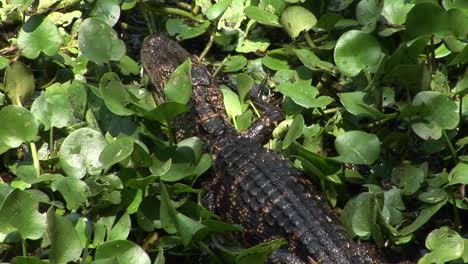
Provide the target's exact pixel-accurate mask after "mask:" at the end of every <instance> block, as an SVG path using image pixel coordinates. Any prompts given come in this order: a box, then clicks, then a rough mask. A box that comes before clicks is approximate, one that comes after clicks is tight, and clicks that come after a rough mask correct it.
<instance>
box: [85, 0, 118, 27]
mask: <svg viewBox="0 0 468 264" xmlns="http://www.w3.org/2000/svg"><path fill="white" fill-rule="evenodd" d="M89 15H90V16H91V17H96V18H100V19H101V20H103V21H104V22H106V23H107V24H108V25H109V26H111V27H113V26H114V25H115V23H117V21H118V20H119V17H120V6H119V1H118V0H97V1H96V2H95V3H94V7H93V9H91V13H90V14H89Z"/></svg>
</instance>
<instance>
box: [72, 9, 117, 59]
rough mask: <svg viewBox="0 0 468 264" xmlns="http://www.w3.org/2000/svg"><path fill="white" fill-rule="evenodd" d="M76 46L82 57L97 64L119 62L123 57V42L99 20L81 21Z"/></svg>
mask: <svg viewBox="0 0 468 264" xmlns="http://www.w3.org/2000/svg"><path fill="white" fill-rule="evenodd" d="M78 44H79V47H80V51H81V52H82V53H83V55H84V56H86V57H87V58H88V59H90V60H91V61H94V62H95V63H97V64H102V63H106V62H109V61H110V60H113V61H120V60H121V59H122V58H123V56H125V44H124V42H123V41H122V40H120V39H119V38H118V35H117V32H115V31H114V30H113V29H112V27H110V26H109V25H108V24H107V23H106V22H104V21H102V20H101V19H99V18H87V19H85V20H84V21H83V23H82V24H81V26H80V31H79V32H78Z"/></svg>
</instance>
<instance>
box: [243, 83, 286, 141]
mask: <svg viewBox="0 0 468 264" xmlns="http://www.w3.org/2000/svg"><path fill="white" fill-rule="evenodd" d="M263 86H264V84H263V83H262V84H260V85H255V86H254V87H253V88H252V90H251V92H250V98H251V99H252V101H253V102H254V104H255V106H256V107H257V108H258V109H259V110H260V111H262V113H263V116H262V117H261V118H260V119H258V120H257V121H255V122H254V123H253V124H252V125H251V126H250V127H249V128H248V129H247V130H245V131H244V132H242V133H241V135H242V137H245V138H250V139H252V140H253V141H256V142H262V141H263V140H264V139H266V138H267V137H268V136H270V135H271V133H272V132H273V129H275V127H276V126H277V125H278V123H279V122H281V121H282V120H283V119H284V115H283V113H282V111H281V109H280V108H279V107H277V106H275V105H272V104H269V103H267V102H265V101H264V100H262V97H261V89H262V87H263Z"/></svg>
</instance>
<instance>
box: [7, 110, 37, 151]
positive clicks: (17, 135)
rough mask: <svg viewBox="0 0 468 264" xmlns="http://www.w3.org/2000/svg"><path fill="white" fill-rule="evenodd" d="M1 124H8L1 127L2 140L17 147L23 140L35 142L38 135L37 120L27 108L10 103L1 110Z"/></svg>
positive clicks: (8, 145) (9, 145)
mask: <svg viewBox="0 0 468 264" xmlns="http://www.w3.org/2000/svg"><path fill="white" fill-rule="evenodd" d="M0 124H8V125H6V126H4V127H3V128H2V129H0V142H2V144H4V145H5V146H7V147H10V148H16V147H18V146H19V145H21V143H23V142H34V141H35V140H36V136H37V132H38V130H37V122H36V119H35V118H34V115H33V114H32V113H31V112H29V111H28V110H27V109H25V108H23V107H20V106H15V105H9V106H6V107H4V108H2V110H0Z"/></svg>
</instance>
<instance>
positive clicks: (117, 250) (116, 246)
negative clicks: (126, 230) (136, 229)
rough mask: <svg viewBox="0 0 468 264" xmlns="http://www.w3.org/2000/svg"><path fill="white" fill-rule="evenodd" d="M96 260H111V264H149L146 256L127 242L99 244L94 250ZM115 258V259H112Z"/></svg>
mask: <svg viewBox="0 0 468 264" xmlns="http://www.w3.org/2000/svg"><path fill="white" fill-rule="evenodd" d="M95 258H96V260H98V261H99V260H106V259H109V260H112V259H113V260H112V262H111V263H115V261H117V262H118V263H132V264H151V260H150V258H149V257H148V254H146V252H145V251H144V250H143V249H142V248H141V247H140V246H138V245H137V244H135V243H133V242H132V241H129V240H114V241H109V242H105V243H102V244H100V245H99V246H98V247H97V248H96V257H95ZM114 258H115V259H114Z"/></svg>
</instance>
